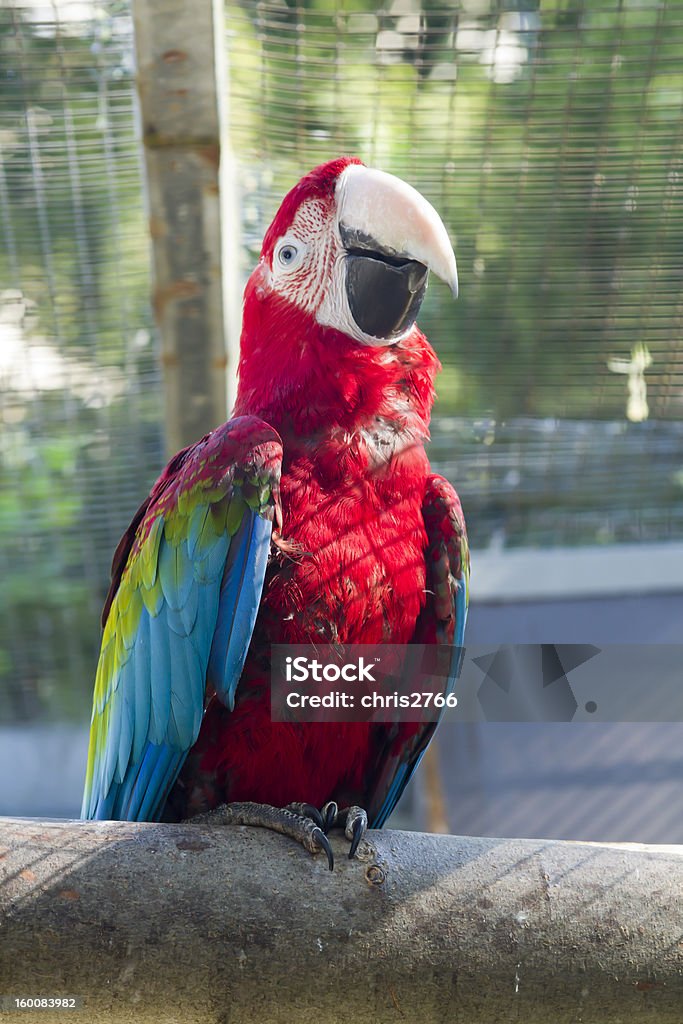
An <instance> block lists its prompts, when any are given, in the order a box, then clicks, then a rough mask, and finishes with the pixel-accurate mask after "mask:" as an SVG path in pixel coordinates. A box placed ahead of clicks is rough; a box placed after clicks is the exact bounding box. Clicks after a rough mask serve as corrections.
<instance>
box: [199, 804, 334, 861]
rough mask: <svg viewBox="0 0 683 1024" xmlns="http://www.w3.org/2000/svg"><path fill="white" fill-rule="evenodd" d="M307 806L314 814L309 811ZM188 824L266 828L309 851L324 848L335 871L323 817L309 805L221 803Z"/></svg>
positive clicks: (318, 851)
mask: <svg viewBox="0 0 683 1024" xmlns="http://www.w3.org/2000/svg"><path fill="white" fill-rule="evenodd" d="M308 808H310V811H312V812H313V813H310V812H309V810H308ZM300 812H302V813H300ZM318 821H319V822H320V824H318ZM187 823H188V824H192V825H255V826H257V827H259V828H268V829H270V830H271V831H273V832H280V833H281V834H282V835H284V836H289V837H290V839H295V840H296V841H297V843H300V844H301V845H302V846H303V848H304V849H305V850H308V852H309V853H320V851H321V850H324V851H325V855H326V856H327V863H328V865H329V868H330V871H333V870H334V854H333V853H332V847H331V846H330V841H329V839H328V838H327V836H326V835H325V833H324V832H323V830H322V828H321V827H320V826H321V825H322V824H323V816H322V815H321V814H320V812H319V811H318V810H317V809H316V808H315V807H312V806H311V805H310V804H289V806H288V807H271V805H270V804H256V803H252V802H250V801H246V802H242V803H241V802H238V803H233V804H221V806H220V807H217V808H215V810H213V811H207V812H206V813H205V814H197V815H196V816H195V817H194V818H189V819H188V822H187Z"/></svg>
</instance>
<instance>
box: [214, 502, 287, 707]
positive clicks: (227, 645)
mask: <svg viewBox="0 0 683 1024" xmlns="http://www.w3.org/2000/svg"><path fill="white" fill-rule="evenodd" d="M271 533H272V523H271V522H270V521H269V520H267V519H262V518H261V517H260V516H257V515H255V514H254V512H252V511H251V510H250V511H249V514H248V515H245V517H244V521H243V523H242V525H241V526H240V528H239V530H238V531H237V533H236V534H235V537H234V539H233V543H232V544H231V546H230V553H229V555H228V559H227V561H226V563H225V571H224V574H223V584H222V587H221V598H220V606H219V610H218V621H217V623H216V631H215V633H214V638H213V643H212V646H211V654H210V657H209V673H208V674H209V678H210V679H211V682H212V684H213V686H214V688H215V690H216V693H217V694H218V696H219V698H220V699H221V700H222V701H223V703H224V704H225V705H226V706H227V707H229V708H230V710H231V711H232V709H233V708H234V704H235V691H236V689H237V683H238V681H239V677H240V675H241V673H242V669H243V667H244V662H245V659H246V656H247V651H248V649H249V643H250V641H251V635H252V633H253V630H254V623H255V621H256V615H257V613H258V608H259V603H260V601H261V592H262V590H263V581H264V579H265V573H266V563H267V560H268V551H269V548H270V538H271Z"/></svg>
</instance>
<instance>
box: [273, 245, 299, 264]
mask: <svg viewBox="0 0 683 1024" xmlns="http://www.w3.org/2000/svg"><path fill="white" fill-rule="evenodd" d="M304 248H305V247H301V248H300V247H299V246H298V245H295V244H294V243H293V242H289V241H283V242H282V243H281V244H280V246H279V247H278V249H277V251H276V253H275V258H276V260H277V262H278V264H279V265H280V266H281V267H286V268H287V270H291V269H292V268H293V267H296V266H298V265H299V263H300V262H301V257H302V256H303V250H304Z"/></svg>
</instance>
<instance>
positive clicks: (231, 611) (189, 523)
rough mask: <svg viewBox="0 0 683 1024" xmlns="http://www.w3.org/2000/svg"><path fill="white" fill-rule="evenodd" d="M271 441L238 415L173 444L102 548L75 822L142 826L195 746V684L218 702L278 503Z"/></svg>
mask: <svg viewBox="0 0 683 1024" xmlns="http://www.w3.org/2000/svg"><path fill="white" fill-rule="evenodd" d="M281 463H282V446H281V442H280V438H279V437H278V435H277V434H276V432H275V431H274V430H273V429H272V428H270V427H269V426H268V425H267V424H266V423H264V422H263V421H261V420H258V419H256V418H255V417H247V416H244V417H239V418H237V419H234V420H231V421H230V422H229V423H226V424H224V425H223V426H222V427H219V428H218V429H217V430H215V431H213V433H211V434H209V435H207V437H205V438H203V439H202V440H201V441H200V442H198V444H196V445H193V446H192V447H190V448H188V449H185V450H184V451H183V452H180V453H179V454H178V455H177V456H176V457H175V458H174V459H173V460H172V461H171V462H170V463H169V465H168V466H167V468H166V470H165V471H164V473H163V474H162V476H161V477H160V478H159V480H158V481H157V483H156V484H155V486H154V488H153V489H152V492H151V494H150V497H149V498H148V499H147V501H146V502H145V503H144V504H143V505H142V506H141V508H140V509H139V511H138V513H137V514H136V516H135V518H134V520H133V522H132V524H131V527H130V528H129V530H128V531H127V533H126V534H125V535H124V537H123V539H122V541H121V543H120V545H119V547H118V549H117V552H116V554H115V556H114V565H113V570H112V587H111V589H110V593H109V597H108V599H107V603H106V605H105V613H104V632H103V637H102V649H101V653H100V659H99V663H98V667H97V675H96V680H95V694H94V700H93V713H92V722H91V729H90V748H89V754H88V766H87V774H86V784H85V791H84V796H83V808H82V812H81V813H82V816H83V817H84V818H100V819H109V818H114V819H122V820H133V821H153V820H155V819H157V818H158V817H159V815H160V814H161V812H162V810H163V807H164V804H165V802H166V799H167V797H168V794H169V792H170V790H171V788H172V787H173V784H174V782H175V780H176V778H177V777H178V773H179V772H180V769H181V768H182V765H183V762H184V760H185V758H186V756H187V753H188V751H189V750H190V748H191V747H192V746H193V744H194V743H195V742H196V739H197V736H198V735H199V730H200V727H201V723H202V717H203V714H204V707H205V702H206V680H207V676H209V677H210V679H211V684H212V687H213V688H214V689H215V692H216V694H217V696H218V697H219V699H220V700H222V701H223V702H224V703H225V704H226V705H227V706H228V707H229V708H230V709H232V707H233V706H234V700H235V691H236V689H237V684H238V682H239V678H240V675H241V672H242V669H243V666H244V661H245V658H246V655H247V650H248V648H249V643H250V641H251V635H252V631H253V627H254V622H255V620H256V614H257V612H258V607H259V602H260V598H261V591H262V588H263V582H264V578H265V573H266V563H267V560H268V552H269V548H270V539H271V533H272V528H273V519H274V517H275V516H277V517H278V519H279V515H280V511H279V497H278V493H279V491H278V487H279V477H280V468H281Z"/></svg>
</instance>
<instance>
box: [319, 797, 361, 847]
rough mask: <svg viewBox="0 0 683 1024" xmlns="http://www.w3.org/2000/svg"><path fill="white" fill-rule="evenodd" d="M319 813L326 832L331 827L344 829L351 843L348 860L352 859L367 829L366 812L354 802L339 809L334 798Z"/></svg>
mask: <svg viewBox="0 0 683 1024" xmlns="http://www.w3.org/2000/svg"><path fill="white" fill-rule="evenodd" d="M320 813H321V815H322V819H323V825H322V828H323V830H324V831H325V832H326V833H327V832H329V831H330V829H331V828H343V829H344V835H345V836H346V838H347V839H348V840H349V842H350V843H351V849H350V850H349V860H353V858H354V857H355V855H356V850H357V849H358V844H359V843H360V841H361V839H362V838H363V836H364V835H365V833H366V832H367V830H368V816H367V813H366V812H365V811H364V810H363V808H362V807H357V806H356V805H355V804H354V805H352V806H351V807H345V808H344V809H343V810H342V811H340V810H339V808H338V807H337V805H336V803H335V802H334V800H330V801H328V803H326V804H325V806H324V807H323V809H322V811H321V812H320Z"/></svg>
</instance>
